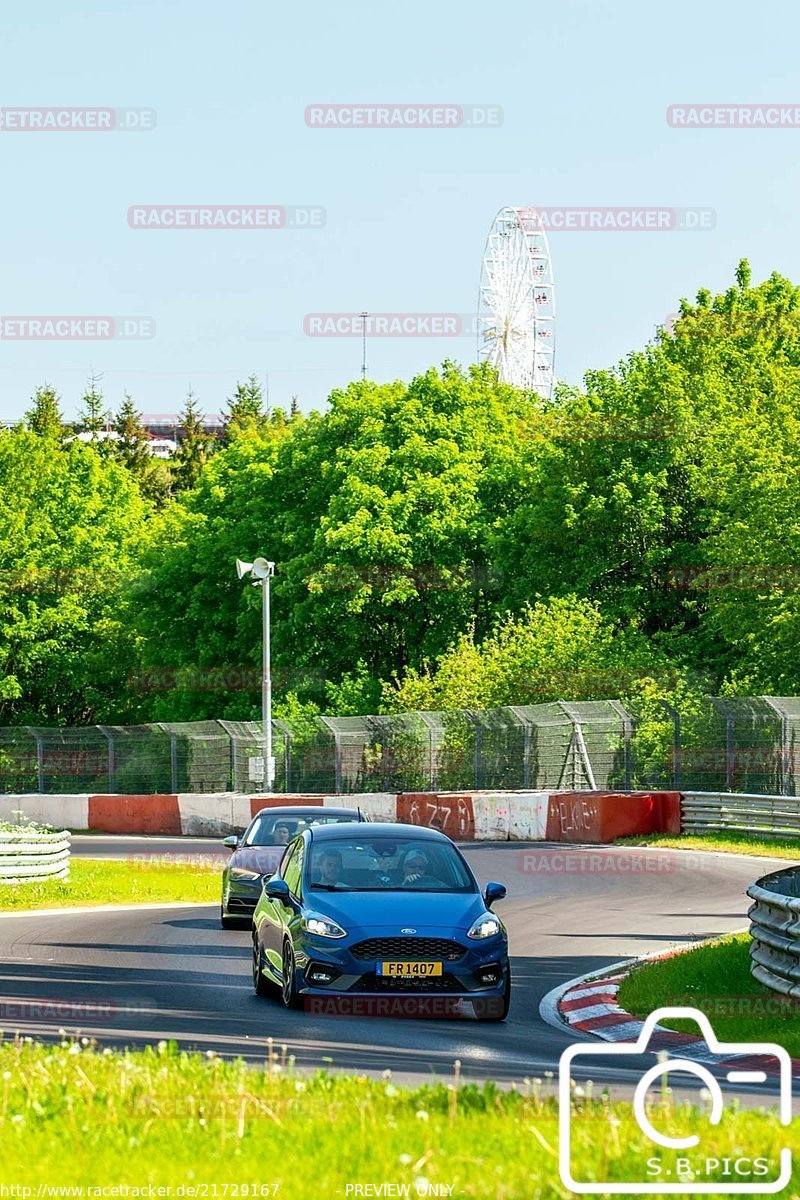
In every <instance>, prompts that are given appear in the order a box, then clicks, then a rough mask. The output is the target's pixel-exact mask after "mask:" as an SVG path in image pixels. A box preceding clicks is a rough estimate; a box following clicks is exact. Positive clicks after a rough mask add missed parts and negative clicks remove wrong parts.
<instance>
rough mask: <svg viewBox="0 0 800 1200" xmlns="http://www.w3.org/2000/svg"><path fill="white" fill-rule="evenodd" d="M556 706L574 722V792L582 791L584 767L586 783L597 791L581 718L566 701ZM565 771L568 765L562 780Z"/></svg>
mask: <svg viewBox="0 0 800 1200" xmlns="http://www.w3.org/2000/svg"><path fill="white" fill-rule="evenodd" d="M556 704H558V706H559V708H560V709H561V710H562V712H565V713H566V714H567V716H568V717H569V719H570V721H571V722H572V738H571V740H570V751H571V753H572V788H573V791H580V788H579V787H578V786H577V784H578V775H579V767H582V769H583V773H584V774H585V776H586V782H587V783H588V784H589V787H590V788H591V789H592V791H596V790H597V783H596V782H595V778H594V770H593V768H592V760H591V759H590V758H589V751H588V749H587V747H586V739H585V738H584V736H583V729H582V727H581V721H580V717H579V715H578V714H577V713H576V712H575V711H574V709H573V708H572V707H571V705H569V704H568V703H567V701H566V700H557V701H556ZM568 753H569V751H568ZM565 769H566V763H565V764H564V768H563V769H562V772H561V777H562V779H563V777H564V770H565ZM560 782H561V781H560V780H559V784H560Z"/></svg>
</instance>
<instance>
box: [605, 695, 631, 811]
mask: <svg viewBox="0 0 800 1200" xmlns="http://www.w3.org/2000/svg"><path fill="white" fill-rule="evenodd" d="M609 704H610V705H611V707H612V708H613V709H614V712H615V713H617V714H618V715H619V716H620V717H622V736H623V739H624V751H623V753H624V758H625V791H626V792H629V791H630V790H631V780H632V777H633V770H632V763H631V740H632V736H633V719H632V718H631V716H630V713H628V712H626V710H625V709H624V708H623V707H622V704H621V703H620V702H619V700H609Z"/></svg>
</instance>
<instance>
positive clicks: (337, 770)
mask: <svg viewBox="0 0 800 1200" xmlns="http://www.w3.org/2000/svg"><path fill="white" fill-rule="evenodd" d="M318 719H319V720H320V721H322V724H323V725H324V726H325V728H326V729H327V730H328V731H329V732H330V733H332V734H333V776H334V789H335V791H336V795H337V796H338V795H340V794H341V791H342V740H341V735H340V733H339V730H338V729H337V728H336V726H335V725H334V724H333V722H332V721H331V720H329V719H328V717H323V716H320V717H319V718H318Z"/></svg>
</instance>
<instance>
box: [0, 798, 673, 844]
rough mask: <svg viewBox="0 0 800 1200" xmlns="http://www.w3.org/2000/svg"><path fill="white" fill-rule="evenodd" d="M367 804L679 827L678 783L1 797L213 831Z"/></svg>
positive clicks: (415, 816)
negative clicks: (297, 812)
mask: <svg viewBox="0 0 800 1200" xmlns="http://www.w3.org/2000/svg"><path fill="white" fill-rule="evenodd" d="M295 804H298V805H313V806H315V807H318V806H322V807H342V806H344V807H347V808H360V809H361V810H362V811H363V812H364V813H366V814H367V816H368V817H369V818H370V819H371V820H373V821H400V822H403V823H405V824H410V825H424V826H428V827H430V828H433V829H440V830H442V832H443V833H446V834H447V835H448V836H449V837H452V838H453V839H455V840H456V841H501V842H504V841H545V840H548V841H554V842H594V843H604V842H612V841H614V839H615V838H617V837H624V836H632V837H633V836H638V835H645V834H648V833H680V820H681V815H680V795H679V793H678V792H602V791H594V792H533V791H524V790H519V791H507V792H499V791H498V792H492V791H464V792H401V793H400V794H397V793H394V792H362V793H358V794H356V795H346V796H342V795H327V796H320V795H318V794H316V793H315V794H313V795H303V794H302V793H295V794H293V795H286V794H285V793H283V792H281V793H275V794H273V795H264V794H263V793H257V794H255V795H239V794H237V793H234V792H218V793H216V794H214V793H209V792H202V793H182V794H176V795H152V796H129V795H108V796H74V795H69V796H42V795H33V796H2V797H0V817H2V816H4V815H6V812H8V813H11V812H14V811H16V810H22V812H24V814H25V816H26V817H28V818H29V819H33V820H38V821H43V822H48V823H49V824H58V825H66V826H67V827H69V828H71V829H73V830H82V829H88V830H95V831H98V832H104V833H112V834H156V833H157V834H162V835H174V836H181V835H184V836H194V837H202V836H207V837H214V836H217V835H221V836H225V835H227V834H230V833H238V832H240V831H241V830H243V829H244V828H245V826H246V825H248V824H249V822H250V820H251V818H252V817H253V816H254V815H255V813H257V812H259V811H260V809H262V808H274V807H281V806H284V805H295Z"/></svg>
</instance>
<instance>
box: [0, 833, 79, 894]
mask: <svg viewBox="0 0 800 1200" xmlns="http://www.w3.org/2000/svg"><path fill="white" fill-rule="evenodd" d="M68 876H69V834H68V833H67V832H66V831H65V830H62V831H61V832H59V833H32V832H30V830H26V829H21V830H20V832H19V833H0V885H2V884H12V883H34V882H36V881H38V880H43V879H66V878H67V877H68Z"/></svg>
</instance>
